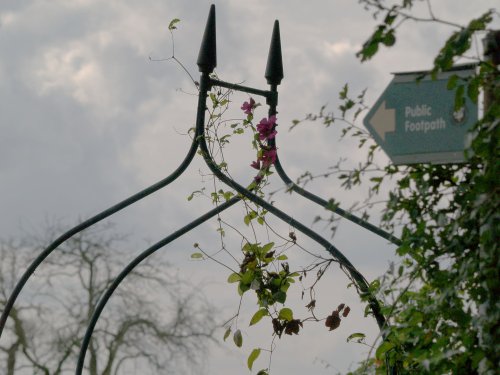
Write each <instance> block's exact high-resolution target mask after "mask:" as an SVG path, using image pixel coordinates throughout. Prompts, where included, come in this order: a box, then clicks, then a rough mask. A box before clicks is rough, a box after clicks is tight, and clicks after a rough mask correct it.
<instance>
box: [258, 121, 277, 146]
mask: <svg viewBox="0 0 500 375" xmlns="http://www.w3.org/2000/svg"><path fill="white" fill-rule="evenodd" d="M275 126H276V116H274V115H273V116H271V117H269V119H266V118H263V119H262V120H260V122H259V123H258V124H257V131H258V132H259V139H260V140H261V141H263V140H265V139H273V138H274V136H275V135H276V133H277V131H276V130H274V127H275Z"/></svg>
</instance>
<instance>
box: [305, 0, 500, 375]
mask: <svg viewBox="0 0 500 375" xmlns="http://www.w3.org/2000/svg"><path fill="white" fill-rule="evenodd" d="M361 2H362V3H364V4H365V5H366V7H367V9H369V10H373V11H374V15H375V16H381V19H382V22H381V23H380V24H379V26H377V28H376V29H375V32H374V33H373V34H372V35H371V36H370V38H369V39H368V40H367V41H366V43H365V44H364V45H363V48H362V50H361V51H360V52H359V54H358V56H359V57H360V58H361V60H363V61H365V60H368V59H370V58H373V57H374V56H375V54H376V53H377V52H378V51H379V47H380V45H385V46H392V45H394V44H395V41H396V39H395V38H396V29H397V27H400V26H401V25H402V24H403V23H404V22H406V21H415V22H433V23H440V24H444V25H447V26H449V27H450V28H453V29H455V30H454V31H452V33H451V35H450V37H449V38H448V39H447V41H446V43H445V44H444V46H443V47H442V49H441V50H440V51H439V54H438V55H437V56H436V58H435V60H434V66H433V69H432V71H431V72H432V74H437V73H439V72H443V71H446V70H448V69H450V68H451V67H452V66H453V64H454V63H456V62H457V60H459V59H460V58H462V57H463V56H464V54H466V53H468V52H470V47H471V45H472V39H473V38H474V37H476V35H477V34H478V33H481V32H482V35H483V36H484V35H485V34H486V32H488V31H490V30H489V29H488V27H489V24H490V23H491V22H492V20H493V17H494V16H497V17H498V14H496V13H495V11H493V10H488V11H486V12H485V13H484V14H483V15H481V16H480V17H478V18H475V19H472V20H471V21H470V22H469V23H468V24H467V25H456V24H454V23H452V22H448V21H444V20H440V19H438V18H436V17H435V16H434V14H433V13H432V9H431V7H430V2H428V3H429V18H427V19H423V18H418V17H415V16H412V15H411V8H412V6H413V5H414V1H411V0H405V1H401V2H397V3H396V5H393V6H387V5H386V2H383V1H378V0H374V1H372V0H367V1H365V0H363V1H361ZM394 25H397V27H396V26H394ZM494 48H496V51H497V54H498V48H499V46H496V47H494ZM475 60H476V62H477V64H478V68H477V73H476V75H474V76H473V77H471V78H470V79H464V80H460V82H458V81H459V80H458V78H457V77H456V76H454V77H452V78H450V82H449V84H448V86H449V89H453V90H455V92H456V101H455V102H456V106H457V107H460V106H461V105H462V104H463V98H464V96H465V95H467V96H468V97H469V98H470V99H471V100H472V101H473V102H476V103H477V102H478V100H479V99H480V96H479V94H480V93H481V92H482V93H483V94H484V95H485V97H486V98H487V100H488V101H489V103H490V105H489V106H488V107H487V108H485V110H484V113H483V117H482V119H481V120H480V121H478V123H477V124H476V125H475V126H474V128H473V130H472V131H471V142H470V144H469V145H468V147H467V149H466V162H465V163H463V164H445V165H432V164H416V165H411V166H406V167H396V166H394V165H387V166H386V167H384V168H383V169H382V170H381V171H380V169H379V168H377V167H376V166H375V163H374V162H373V153H374V152H376V151H377V150H378V146H376V145H375V144H374V143H373V142H371V141H370V139H369V135H368V134H367V133H366V132H364V131H363V130H362V129H361V130H360V129H359V128H357V127H356V126H355V125H354V124H353V123H352V122H349V121H348V120H347V118H346V116H347V115H348V114H349V113H346V111H345V108H348V110H349V111H350V113H351V116H352V117H351V118H354V120H355V119H356V117H357V116H358V115H359V113H360V112H361V111H363V110H364V108H365V107H364V104H363V102H362V100H360V97H358V99H349V98H348V96H347V95H346V92H345V90H344V94H343V95H341V98H342V99H343V100H344V104H343V106H341V108H340V110H341V112H342V116H339V118H338V119H340V120H343V123H344V130H343V131H344V135H346V134H350V135H352V136H354V137H357V138H358V139H359V141H360V147H362V148H365V149H367V155H368V157H367V159H366V161H365V163H364V164H363V165H360V166H359V167H358V168H356V169H355V170H352V171H350V172H349V173H339V176H340V178H341V179H342V180H343V186H344V187H347V188H350V187H351V186H354V185H361V184H369V186H370V194H371V195H370V196H373V195H375V194H378V193H379V192H380V190H381V187H382V186H389V187H390V186H391V185H392V186H393V188H392V189H391V190H390V192H389V195H388V199H387V204H386V206H385V209H384V213H383V219H382V221H383V225H385V226H386V227H388V228H392V229H397V230H398V231H400V233H401V240H402V245H401V246H400V247H399V248H398V249H397V255H398V256H399V257H400V263H399V264H398V265H394V264H393V265H391V268H390V269H389V270H388V272H387V273H386V274H384V275H383V276H381V277H380V278H379V281H380V282H379V286H378V288H377V289H378V290H377V293H378V296H379V298H380V300H381V301H383V303H384V307H383V312H384V313H385V315H386V316H387V317H388V318H389V324H388V325H387V326H386V327H385V329H384V330H383V334H384V336H385V338H384V339H382V340H379V342H378V343H377V344H376V345H375V347H374V348H373V351H372V352H371V353H372V354H373V357H371V358H369V359H368V360H367V361H365V363H363V364H362V366H361V367H360V368H359V369H358V370H357V371H356V373H372V372H374V371H376V372H377V373H379V372H380V373H385V371H386V370H387V365H388V364H391V366H394V367H396V368H397V369H398V371H399V372H400V373H429V374H448V373H453V374H476V373H479V374H494V373H496V371H497V369H498V367H499V366H500V355H499V353H500V302H499V299H498V296H499V295H500V294H499V293H500V259H499V251H498V233H499V223H500V196H499V185H498V181H499V180H498V176H500V162H499V155H500V139H499V135H500V134H499V133H500V131H499V122H500V74H499V71H498V68H497V66H495V64H493V62H492V61H491V59H489V58H488V57H486V58H483V57H482V56H476V58H475ZM496 64H498V62H497V63H496ZM353 113H354V114H353ZM311 118H312V119H313V120H320V121H323V123H324V124H325V125H327V126H330V125H331V124H332V123H333V122H334V121H335V120H336V118H335V116H334V115H333V114H332V113H331V114H327V115H325V114H323V113H320V115H318V116H309V119H311ZM297 123H298V122H297ZM345 124H347V125H345ZM338 169H339V168H338V167H337V170H338ZM309 177H310V176H309ZM394 181H395V183H394ZM394 185H395V186H394ZM368 200H369V199H368ZM386 357H387V358H388V359H389V361H386V360H385V359H386Z"/></svg>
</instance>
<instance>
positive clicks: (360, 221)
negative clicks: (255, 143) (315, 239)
mask: <svg viewBox="0 0 500 375" xmlns="http://www.w3.org/2000/svg"><path fill="white" fill-rule="evenodd" d="M271 92H276V93H277V90H276V85H271ZM276 105H277V103H276V101H273V102H271V103H270V105H269V116H272V115H276V114H277V111H276ZM270 144H271V145H272V146H276V137H275V138H274V139H271V140H270ZM274 166H275V168H276V172H278V175H279V176H280V178H281V179H282V180H283V182H284V183H285V184H286V185H287V187H288V188H289V189H290V190H292V191H294V192H296V193H298V194H300V195H302V196H303V197H304V198H306V199H309V200H310V201H312V202H314V203H316V204H318V205H320V206H322V207H324V208H325V209H327V210H330V211H332V212H334V213H336V214H338V215H340V216H342V217H343V218H345V219H347V220H349V221H352V222H353V223H355V224H357V225H359V226H361V227H363V228H365V229H367V230H369V231H370V232H372V233H375V234H376V235H378V236H380V237H382V238H384V239H386V240H388V241H390V242H392V243H393V244H394V245H398V246H400V245H401V240H400V239H399V238H397V237H395V236H394V235H392V234H390V233H389V232H386V231H385V230H383V229H382V228H379V227H377V226H375V225H373V224H371V223H369V222H368V221H366V220H363V219H361V218H360V217H358V216H356V215H353V214H351V213H350V212H347V211H345V210H343V209H342V208H340V207H335V208H333V209H332V207H330V205H329V204H328V202H327V201H326V200H325V199H323V198H320V197H318V196H317V195H316V194H313V193H311V192H310V191H308V190H306V189H304V188H302V187H300V186H299V185H297V184H296V183H294V182H293V181H292V179H291V178H290V177H288V175H287V174H286V172H285V170H284V169H283V166H282V165H281V162H280V159H279V155H277V156H276V161H275V163H274Z"/></svg>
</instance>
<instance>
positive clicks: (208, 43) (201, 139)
mask: <svg viewBox="0 0 500 375" xmlns="http://www.w3.org/2000/svg"><path fill="white" fill-rule="evenodd" d="M276 34H277V35H278V37H277V38H275V36H276ZM276 40H277V41H278V47H279V26H278V23H277V22H276V23H275V27H274V30H273V39H272V43H271V51H270V56H276V54H273V43H274V44H276ZM215 44H216V43H215V8H214V6H213V5H212V7H211V10H210V15H209V19H208V22H207V27H206V29H205V34H204V36H203V42H202V47H201V49H200V57H199V59H198V65H199V67H200V71H201V72H202V74H201V77H200V86H199V97H198V111H197V117H196V132H195V133H196V137H197V141H198V143H199V147H200V150H201V154H202V156H203V158H204V160H205V162H206V163H207V165H208V167H209V168H210V169H211V171H212V172H213V173H214V175H215V176H216V177H217V178H218V179H219V180H221V181H222V182H224V183H225V184H227V185H228V186H230V187H231V188H233V189H235V190H236V191H237V192H238V193H239V194H240V196H236V197H234V198H232V199H230V200H229V201H227V202H225V203H223V204H222V205H220V206H219V207H217V208H215V209H213V210H211V211H209V212H207V213H206V214H205V215H203V216H201V217H199V218H198V219H196V220H194V221H193V222H191V223H190V224H188V225H186V226H184V227H182V228H181V229H179V230H177V231H176V232H174V233H172V234H171V235H169V236H167V237H165V238H164V239H163V240H161V241H159V242H157V243H156V244H154V245H153V246H151V247H150V248H148V249H146V250H145V251H144V252H142V253H141V254H140V255H138V256H137V257H136V258H135V259H134V260H133V261H132V262H130V263H129V264H128V265H127V266H126V267H125V268H124V269H123V270H122V271H121V272H120V274H119V275H118V276H117V277H116V278H115V280H114V281H113V283H112V285H111V286H110V287H109V288H108V289H107V290H106V292H105V294H104V295H103V296H102V297H101V298H100V300H99V302H98V305H97V306H96V309H95V311H94V313H93V315H92V317H91V320H90V322H89V325H88V326H87V330H86V332H85V336H84V339H83V341H82V345H81V347H80V353H79V357H78V363H77V369H76V374H77V375H81V373H82V371H83V366H84V363H85V356H86V351H87V349H88V346H89V344H90V340H91V338H92V334H93V331H94V329H95V326H96V324H97V321H98V320H99V317H100V315H101V313H102V311H103V310H104V308H105V306H106V304H107V302H108V301H109V300H110V298H111V296H112V295H113V293H114V291H115V290H116V289H117V288H118V286H119V284H120V283H121V282H122V281H123V280H124V279H125V278H126V276H127V275H128V274H129V273H130V272H131V271H132V270H133V269H134V268H135V267H136V266H137V265H139V264H140V263H141V262H142V261H143V260H145V259H146V258H147V257H148V256H150V255H152V254H153V253H154V252H156V251H157V250H159V249H160V248H162V247H164V246H166V245H167V244H169V243H170V242H172V241H173V240H175V239H177V238H178V237H180V236H181V235H183V234H185V233H186V232H188V231H190V230H191V229H193V228H195V227H197V226H198V225H200V224H202V223H203V222H205V221H206V220H208V219H209V218H211V217H213V216H215V215H216V214H218V213H220V212H222V211H224V210H225V209H227V208H229V207H230V206H232V205H234V204H235V203H237V202H239V201H240V200H241V199H242V197H245V198H246V199H248V200H250V201H252V202H254V203H256V204H257V205H259V206H261V207H263V208H264V209H266V210H267V211H268V212H270V213H271V214H273V215H275V216H276V217H278V218H280V219H281V220H283V221H285V222H286V223H288V224H289V225H291V226H293V227H294V228H296V229H297V230H299V231H301V232H302V233H304V234H305V235H306V236H308V237H309V238H311V239H313V240H314V241H316V242H317V243H319V244H320V245H322V246H323V247H324V248H325V249H326V250H327V251H328V252H329V253H330V254H331V255H332V256H333V257H334V258H335V259H336V260H337V261H338V262H339V263H340V264H341V265H342V266H343V267H344V269H345V270H346V271H347V273H348V274H349V276H350V277H351V278H352V279H353V280H354V282H355V284H356V286H357V287H358V290H359V291H360V292H361V293H362V294H365V295H368V302H369V305H370V308H371V310H372V313H373V315H374V317H375V319H376V321H377V324H378V326H379V328H380V329H381V330H382V329H383V328H384V327H385V325H386V324H387V322H386V319H385V317H384V316H383V314H382V313H381V311H380V305H379V303H378V301H377V300H376V298H374V297H373V296H371V295H370V294H369V288H368V283H367V281H366V279H365V278H364V277H363V275H362V274H361V273H360V272H359V271H358V270H357V269H356V268H355V267H354V266H353V265H352V264H351V263H350V262H349V260H348V259H347V258H346V257H345V256H344V255H343V254H342V253H341V252H340V251H339V250H338V249H337V248H336V247H335V246H334V245H333V244H331V243H330V242H329V241H327V240H326V239H324V238H323V237H321V236H320V235H319V234H317V233H316V232H314V231H312V230H311V229H309V228H308V227H306V226H305V225H304V224H302V223H300V222H299V221H297V220H295V219H293V218H292V217H290V216H289V215H287V214H286V213H284V212H283V211H281V210H279V209H277V208H276V207H274V206H273V205H271V204H269V203H268V202H266V201H265V200H263V199H261V198H260V197H258V196H256V195H255V194H253V193H252V192H251V191H249V190H247V189H246V188H244V187H243V186H241V185H239V184H238V183H237V182H235V181H234V180H232V179H230V178H229V177H228V176H226V175H225V174H223V173H222V171H221V170H220V168H219V167H218V166H217V163H216V162H215V161H214V160H213V158H212V156H211V155H210V151H209V149H208V145H207V143H206V139H205V110H206V99H207V96H208V91H209V90H210V89H211V88H212V87H213V86H220V87H226V88H230V89H232V90H237V91H243V92H247V93H252V94H255V95H260V96H264V97H265V98H266V99H267V103H268V104H269V114H270V115H272V114H276V106H277V99H278V93H277V85H278V84H279V82H280V81H281V79H282V78H283V77H282V67H281V77H280V68H279V66H280V65H281V50H279V55H278V56H279V59H276V58H274V60H273V59H272V57H270V60H269V61H271V62H269V61H268V67H267V69H266V78H267V79H268V82H270V83H271V90H270V91H265V90H258V89H255V88H251V87H246V86H242V85H236V84H231V83H227V82H223V81H220V80H216V79H213V78H210V76H209V74H210V73H211V72H213V69H214V68H215V66H216V53H215ZM274 49H276V47H274ZM207 56H208V57H207ZM277 60H279V63H278V64H277V65H278V68H277V70H276V61H277ZM273 67H274V69H275V70H274V71H273ZM276 71H277V72H278V74H277V76H276V75H274V76H273V72H276ZM278 168H279V170H280V172H279V175H280V177H281V179H282V180H283V181H284V182H285V183H287V184H292V181H291V180H290V178H289V177H288V176H287V175H286V173H285V172H284V170H283V168H282V167H281V164H278ZM278 168H277V169H278ZM293 186H294V191H297V192H298V193H299V194H301V195H303V196H305V197H306V198H308V199H310V200H312V201H313V202H315V203H317V204H320V205H322V206H326V205H327V202H326V201H325V200H323V199H322V198H319V197H317V196H315V195H314V194H312V193H309V192H307V191H306V190H304V189H301V188H300V187H298V186H297V185H295V184H294V185H293ZM337 213H339V214H341V215H342V216H345V217H346V216H347V218H348V219H350V220H352V221H354V222H356V223H358V224H360V223H362V224H364V225H363V226H364V227H367V229H369V230H371V231H373V232H374V233H376V234H379V235H382V236H383V237H384V238H386V239H389V240H391V242H396V241H395V238H391V237H390V235H389V234H387V233H385V232H384V231H382V230H379V231H374V230H373V228H376V227H374V226H372V225H371V224H368V223H366V222H364V221H363V220H361V219H359V218H356V217H355V216H354V215H350V214H347V213H346V212H345V211H343V210H340V209H339V212H337ZM353 219H354V220H353ZM372 227H373V228H372ZM376 229H378V228H376ZM396 240H397V239H396Z"/></svg>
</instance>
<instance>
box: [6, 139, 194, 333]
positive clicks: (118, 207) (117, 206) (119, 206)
mask: <svg viewBox="0 0 500 375" xmlns="http://www.w3.org/2000/svg"><path fill="white" fill-rule="evenodd" d="M197 149H198V136H197V134H195V137H194V138H193V142H192V143H191V148H190V149H189V151H188V153H187V155H186V157H185V158H184V160H183V161H182V163H181V164H180V165H179V166H178V167H177V169H176V170H175V171H174V172H172V173H171V174H170V175H169V176H167V177H166V178H164V179H163V180H160V181H158V182H157V183H155V184H153V185H151V186H149V187H147V188H146V189H144V190H142V191H140V192H138V193H136V194H134V195H132V196H130V197H128V198H127V199H125V200H123V201H121V202H120V203H117V204H115V205H114V206H111V207H109V208H108V209H106V210H104V211H102V212H100V213H98V214H97V215H95V216H93V217H91V218H89V219H87V220H85V221H84V222H82V223H80V224H78V225H77V226H75V227H73V228H71V229H70V230H68V231H67V232H66V233H64V234H62V235H61V236H60V237H58V238H57V239H56V240H55V241H54V242H52V243H51V244H50V245H49V246H48V247H47V248H46V249H45V250H43V251H42V252H41V253H40V255H38V257H36V259H35V260H33V262H32V263H31V264H30V265H29V267H28V268H27V269H26V271H25V272H24V273H23V275H22V276H21V278H20V279H19V281H18V282H17V284H16V286H15V288H14V290H13V291H12V293H11V295H10V296H9V299H8V301H7V303H6V304H5V309H4V311H3V312H2V316H1V317H0V338H1V337H2V332H3V329H4V327H5V324H6V322H7V319H8V317H9V314H10V311H11V310H12V307H13V306H14V303H15V301H16V299H17V297H18V296H19V294H20V293H21V290H22V289H23V287H24V285H25V284H26V282H27V281H28V279H29V278H30V276H31V275H32V274H33V273H34V272H35V270H36V269H37V268H38V266H39V265H40V264H41V263H42V262H43V261H44V260H45V258H47V257H48V256H49V254H50V253H52V251H54V250H55V249H56V248H57V247H58V246H59V245H61V244H62V243H63V242H64V241H66V240H68V239H69V238H71V237H72V236H74V235H75V234H77V233H79V232H81V231H82V230H84V229H86V228H88V227H90V226H91V225H94V224H96V223H98V222H100V221H101V220H104V219H105V218H107V217H109V216H111V215H113V214H115V213H116V212H118V211H120V210H123V209H124V208H126V207H128V206H130V205H131V204H133V203H135V202H137V201H138V200H140V199H142V198H144V197H146V196H148V195H150V194H152V193H154V192H155V191H157V190H159V189H162V188H164V187H165V186H167V185H169V184H170V183H172V182H173V181H174V180H176V179H177V177H179V176H180V175H181V174H182V172H184V171H185V170H186V168H187V167H188V166H189V164H190V163H191V161H192V160H193V158H194V156H195V155H196V150H197Z"/></svg>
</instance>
